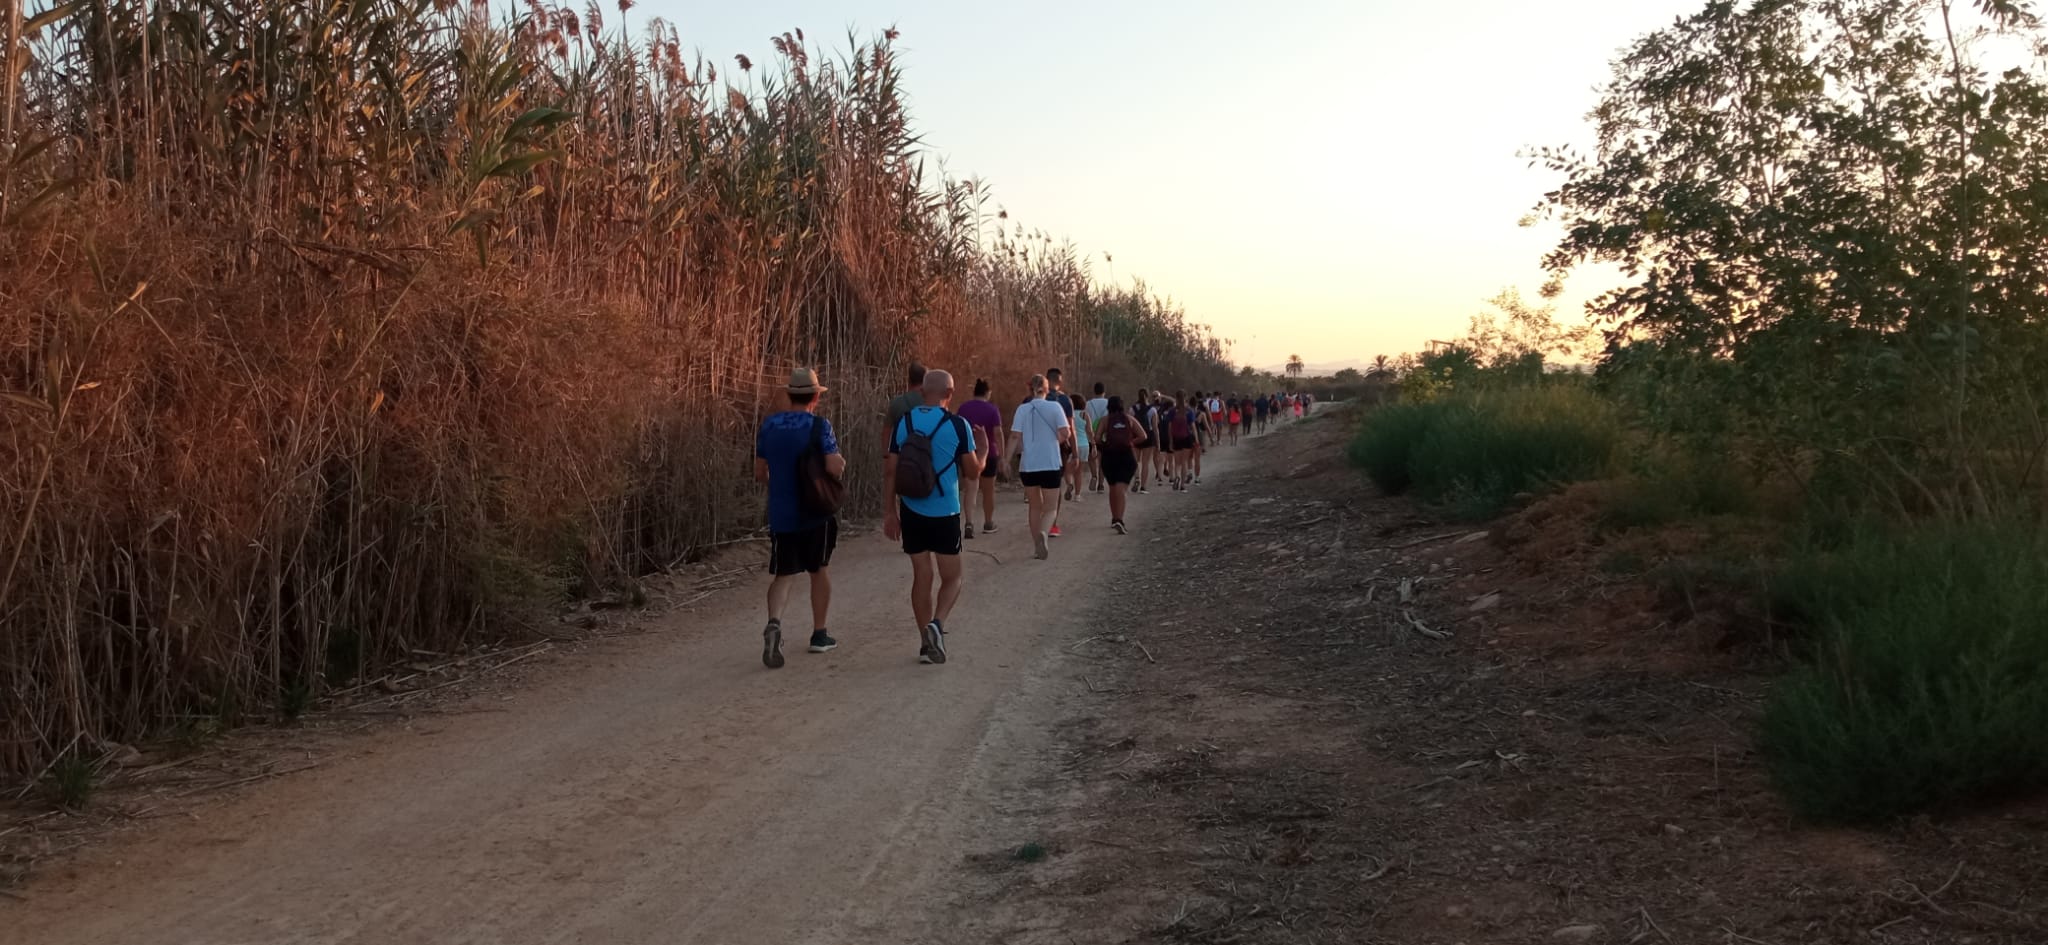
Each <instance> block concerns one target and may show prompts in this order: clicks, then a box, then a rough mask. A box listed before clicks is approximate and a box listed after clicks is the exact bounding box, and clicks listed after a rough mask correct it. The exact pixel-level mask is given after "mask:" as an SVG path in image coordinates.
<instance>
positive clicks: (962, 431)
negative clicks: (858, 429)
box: [889, 407, 974, 518]
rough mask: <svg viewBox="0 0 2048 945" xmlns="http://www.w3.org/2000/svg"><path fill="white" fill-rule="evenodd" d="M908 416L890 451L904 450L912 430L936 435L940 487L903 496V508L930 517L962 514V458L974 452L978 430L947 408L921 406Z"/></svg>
mask: <svg viewBox="0 0 2048 945" xmlns="http://www.w3.org/2000/svg"><path fill="white" fill-rule="evenodd" d="M905 419H906V420H907V421H908V422H907V423H898V424H896V429H895V430H894V431H893V432H891V433H890V435H889V452H891V453H900V452H902V450H903V441H904V440H905V439H907V438H908V437H909V436H910V431H911V430H912V429H916V430H917V432H919V433H923V434H927V435H929V436H930V437H931V438H932V465H934V466H936V467H938V471H939V487H938V488H937V489H934V490H932V494H931V495H928V496H925V497H924V498H922V499H912V498H909V497H900V498H902V499H903V507H904V508H906V509H909V510H911V511H912V512H916V513H917V514H919V515H922V516H924V517H926V518H945V517H946V516H948V515H958V514H960V460H961V458H962V457H965V456H971V455H973V454H974V431H973V430H970V429H968V427H967V421H965V420H962V419H960V418H959V417H956V416H953V415H952V414H950V413H948V412H947V411H946V409H945V408H943V407H918V408H917V409H916V410H912V411H911V412H910V413H909V415H908V416H907V417H906V418H905ZM962 437H965V439H962Z"/></svg>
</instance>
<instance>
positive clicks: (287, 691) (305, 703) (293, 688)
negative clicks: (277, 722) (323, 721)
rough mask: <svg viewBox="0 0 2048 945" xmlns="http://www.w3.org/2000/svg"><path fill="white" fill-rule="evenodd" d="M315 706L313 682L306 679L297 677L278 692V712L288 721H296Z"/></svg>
mask: <svg viewBox="0 0 2048 945" xmlns="http://www.w3.org/2000/svg"><path fill="white" fill-rule="evenodd" d="M312 707H313V684H312V683H310V682H308V681H306V680H304V679H295V680H292V681H291V682H289V683H287V684H285V687H284V688H283V689H282V690H280V691H279V692H278V694H277V714H278V716H279V717H280V718H282V719H283V720H284V721H287V722H296V721H298V720H299V718H300V717H302V716H304V715H305V714H306V711H307V710H309V709H311V708H312Z"/></svg>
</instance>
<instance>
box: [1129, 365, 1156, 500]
mask: <svg viewBox="0 0 2048 945" xmlns="http://www.w3.org/2000/svg"><path fill="white" fill-rule="evenodd" d="M1130 413H1131V416H1132V417H1133V418H1134V419H1136V420H1137V421H1138V427H1139V428H1140V429H1141V430H1142V431H1143V432H1144V434H1145V438H1144V441H1143V442H1142V443H1141V444H1140V445H1139V447H1138V478H1137V481H1136V482H1134V483H1132V485H1131V488H1132V490H1133V491H1135V492H1137V493H1138V494H1139V495H1147V494H1149V492H1150V490H1149V489H1147V488H1146V487H1145V484H1146V483H1148V482H1151V481H1152V477H1153V476H1154V475H1155V474H1156V472H1157V470H1158V465H1159V439H1158V437H1157V436H1156V433H1157V430H1156V429H1155V427H1154V426H1153V411H1152V400H1151V397H1150V396H1149V395H1147V394H1146V392H1145V389H1144V388H1142V387H1140V388H1138V398H1137V401H1136V402H1135V403H1134V404H1132V406H1131V407H1130Z"/></svg>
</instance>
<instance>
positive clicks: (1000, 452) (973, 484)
mask: <svg viewBox="0 0 2048 945" xmlns="http://www.w3.org/2000/svg"><path fill="white" fill-rule="evenodd" d="M960 418H961V419H963V420H966V421H967V424H968V425H969V426H971V427H973V428H974V449H975V452H977V453H979V454H980V459H981V475H979V476H976V477H974V478H972V479H969V480H967V481H966V482H963V483H961V488H960V513H961V521H962V522H964V523H966V529H967V530H966V534H965V535H963V536H962V537H965V538H973V537H974V497H975V495H976V494H977V493H979V494H980V496H981V531H982V534H984V535H986V534H992V533H994V532H995V530H996V478H997V477H998V475H1000V473H1001V472H1002V468H1003V457H1004V456H1005V455H1007V454H1008V453H1009V446H1010V444H1009V441H1008V439H1006V438H1005V437H1004V436H1003V411H1002V408H1000V407H997V406H996V404H995V401H992V400H990V399H989V397H988V381H986V380H982V379H976V380H975V382H974V399H972V400H969V401H968V402H966V403H964V404H961V405H960Z"/></svg>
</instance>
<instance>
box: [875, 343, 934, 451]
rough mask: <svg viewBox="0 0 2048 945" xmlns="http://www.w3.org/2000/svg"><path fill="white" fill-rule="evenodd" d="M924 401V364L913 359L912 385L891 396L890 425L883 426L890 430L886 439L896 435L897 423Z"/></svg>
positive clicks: (911, 368) (911, 366) (911, 364)
mask: <svg viewBox="0 0 2048 945" xmlns="http://www.w3.org/2000/svg"><path fill="white" fill-rule="evenodd" d="M922 403H924V365H922V364H919V363H917V362H916V361H912V362H910V385H909V386H908V387H905V388H904V389H903V390H902V392H901V393H898V394H897V395H896V396H894V397H891V398H889V425H888V426H886V427H883V429H885V430H887V431H889V432H888V433H887V434H885V436H884V439H885V440H886V439H887V438H888V437H893V436H895V435H896V433H895V431H896V425H897V424H899V423H902V422H903V415H904V414H906V413H909V412H911V411H912V410H915V409H917V407H918V405H919V404H922ZM885 445H886V444H885ZM884 455H887V454H884Z"/></svg>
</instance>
